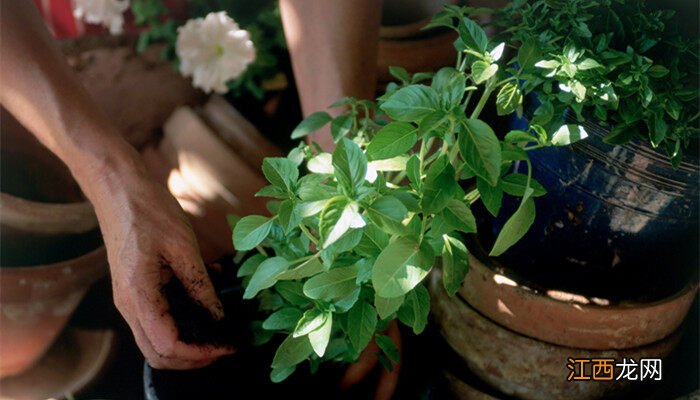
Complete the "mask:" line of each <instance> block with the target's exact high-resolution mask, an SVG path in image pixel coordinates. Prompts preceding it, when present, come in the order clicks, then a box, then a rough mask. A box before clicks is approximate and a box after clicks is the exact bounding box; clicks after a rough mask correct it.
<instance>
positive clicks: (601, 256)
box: [494, 122, 700, 298]
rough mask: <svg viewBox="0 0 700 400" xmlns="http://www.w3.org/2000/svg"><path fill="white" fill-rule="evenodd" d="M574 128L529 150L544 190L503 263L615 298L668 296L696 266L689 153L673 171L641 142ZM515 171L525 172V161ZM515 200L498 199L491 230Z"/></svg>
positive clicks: (693, 169) (590, 126) (590, 127)
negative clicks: (560, 143) (576, 137)
mask: <svg viewBox="0 0 700 400" xmlns="http://www.w3.org/2000/svg"><path fill="white" fill-rule="evenodd" d="M583 126H584V128H585V129H586V131H587V132H588V134H589V137H588V138H586V139H585V140H582V141H580V142H578V143H576V144H574V145H573V146H570V147H548V148H543V149H540V150H536V151H532V152H530V159H531V160H532V164H533V168H534V171H533V176H534V177H535V178H536V179H537V180H538V181H539V182H540V183H541V184H542V185H544V186H545V187H546V188H547V190H548V194H547V195H546V196H543V197H540V198H538V199H536V208H537V217H536V219H535V223H534V225H533V226H532V228H531V229H530V231H529V232H528V233H527V234H526V235H525V237H524V238H523V239H522V240H521V241H520V242H519V243H518V244H516V245H515V246H514V247H513V248H511V249H510V250H509V251H508V252H507V253H506V254H505V255H504V256H503V257H502V258H503V261H504V262H505V263H507V264H509V265H511V266H513V267H514V268H517V270H518V271H519V272H521V273H523V274H525V275H533V276H536V277H538V278H539V279H538V280H539V281H540V282H542V283H543V284H545V285H549V286H548V287H552V285H553V286H554V287H559V288H562V289H569V290H580V289H583V290H586V291H588V292H589V294H593V295H594V294H599V295H601V296H607V297H619V296H625V297H622V298H631V297H632V298H638V297H650V298H656V297H658V296H664V295H667V294H671V293H672V292H673V290H675V289H679V288H681V287H682V286H683V284H685V283H687V282H688V279H689V278H690V277H691V276H692V274H693V273H694V272H696V271H697V264H698V259H697V256H698V216H699V215H698V210H699V208H698V206H699V204H698V200H699V197H698V196H699V193H700V191H699V184H698V183H699V176H700V175H699V172H700V166H698V162H697V159H696V158H693V157H689V156H686V157H685V158H686V160H685V162H684V163H683V164H682V165H681V166H680V167H679V168H677V169H674V168H673V167H672V166H671V164H670V162H669V160H668V157H667V156H666V155H665V154H661V153H659V152H657V151H655V150H654V149H652V148H651V147H650V146H648V145H646V144H640V143H629V144H626V145H623V146H611V145H608V144H606V143H604V142H603V140H602V139H603V137H604V136H605V135H606V134H607V131H606V130H604V129H603V128H601V127H600V126H599V125H596V124H594V123H591V122H588V123H584V124H583ZM691 158H693V159H691ZM516 169H520V172H526V166H525V165H524V164H523V165H517V166H516ZM516 207H517V200H516V199H513V198H509V199H504V206H503V210H502V211H501V213H500V214H499V218H498V219H497V220H496V223H495V224H494V226H495V229H494V231H497V230H500V228H501V227H502V225H503V223H504V222H505V220H506V218H507V217H508V216H510V215H511V214H512V212H513V211H514V210H515V208H516ZM562 282H565V283H562ZM591 292H592V293H591Z"/></svg>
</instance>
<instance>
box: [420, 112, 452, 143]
mask: <svg viewBox="0 0 700 400" xmlns="http://www.w3.org/2000/svg"><path fill="white" fill-rule="evenodd" d="M446 121H447V113H446V112H444V111H443V110H437V111H434V112H432V113H430V114H428V115H426V116H425V118H423V119H421V120H420V123H418V135H419V136H420V137H422V138H426V137H430V136H436V137H444V136H445V131H446V129H445V128H443V127H442V125H443V124H444V123H445V122H446Z"/></svg>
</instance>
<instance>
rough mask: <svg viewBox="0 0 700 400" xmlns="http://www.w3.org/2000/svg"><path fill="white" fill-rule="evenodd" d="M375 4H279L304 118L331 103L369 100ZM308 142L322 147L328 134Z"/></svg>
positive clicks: (369, 0)
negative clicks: (344, 99)
mask: <svg viewBox="0 0 700 400" xmlns="http://www.w3.org/2000/svg"><path fill="white" fill-rule="evenodd" d="M381 4H382V3H381V1H380V0H333V1H328V0H280V11H281V13H282V22H283V24H284V32H285V36H286V37H287V44H288V46H289V52H290V54H291V58H292V66H293V69H294V77H295V80H296V83H297V87H298V90H299V96H300V98H301V106H302V111H303V113H304V115H309V114H311V113H313V112H316V111H320V110H325V109H326V108H327V107H328V106H329V105H330V104H331V103H333V102H334V101H335V100H337V99H339V98H341V97H344V96H352V97H357V98H361V99H372V98H374V92H375V86H376V80H377V79H376V75H377V74H376V70H377V43H378V40H379V25H380V17H381ZM320 135H323V136H321V137H320V138H319V136H316V137H315V138H314V139H315V140H317V141H320V142H322V143H323V141H324V139H326V140H327V139H328V138H329V137H330V136H329V135H328V132H321V133H320ZM319 139H320V140H319Z"/></svg>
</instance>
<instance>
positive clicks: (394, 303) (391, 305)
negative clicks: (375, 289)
mask: <svg viewBox="0 0 700 400" xmlns="http://www.w3.org/2000/svg"><path fill="white" fill-rule="evenodd" d="M404 299H405V296H398V297H389V298H386V297H381V296H378V295H377V294H376V293H375V294H374V306H375V307H376V308H377V313H378V314H379V318H380V319H382V320H384V319H387V318H389V317H390V316H391V314H393V313H395V312H396V311H398V310H399V307H401V304H403V301H404Z"/></svg>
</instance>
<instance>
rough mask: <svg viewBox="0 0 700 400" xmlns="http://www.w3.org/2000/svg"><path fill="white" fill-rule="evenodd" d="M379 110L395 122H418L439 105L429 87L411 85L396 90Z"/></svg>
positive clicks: (433, 91) (435, 95) (435, 94)
mask: <svg viewBox="0 0 700 400" xmlns="http://www.w3.org/2000/svg"><path fill="white" fill-rule="evenodd" d="M379 108H381V109H382V110H383V111H384V112H385V113H387V115H389V116H390V117H391V118H393V119H395V120H397V121H408V122H418V121H420V120H421V119H423V118H424V117H425V116H426V115H428V114H430V113H431V112H433V111H435V110H437V109H438V108H439V105H438V101H437V93H435V90H433V89H432V88H431V87H428V86H424V85H411V86H406V87H405V88H402V89H399V90H397V91H396V92H395V93H394V94H392V95H391V97H389V99H388V100H387V101H385V102H384V103H383V104H382V105H381V106H380V107H379Z"/></svg>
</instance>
